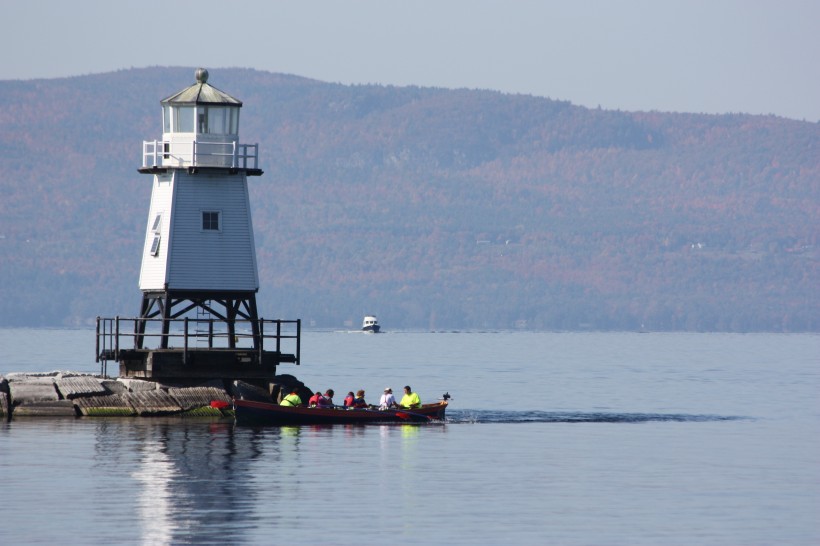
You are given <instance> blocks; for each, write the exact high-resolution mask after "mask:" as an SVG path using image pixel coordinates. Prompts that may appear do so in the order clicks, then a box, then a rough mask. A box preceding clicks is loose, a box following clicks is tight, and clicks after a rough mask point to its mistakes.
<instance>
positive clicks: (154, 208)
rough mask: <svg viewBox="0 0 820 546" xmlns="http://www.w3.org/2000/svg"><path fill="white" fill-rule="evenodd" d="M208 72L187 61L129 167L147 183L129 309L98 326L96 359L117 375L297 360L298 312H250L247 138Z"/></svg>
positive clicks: (263, 367)
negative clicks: (191, 70) (189, 67)
mask: <svg viewBox="0 0 820 546" xmlns="http://www.w3.org/2000/svg"><path fill="white" fill-rule="evenodd" d="M208 76H209V74H208V71H207V70H205V69H203V68H199V69H197V70H196V72H195V78H196V82H195V83H194V84H192V85H190V86H188V87H186V88H185V89H182V90H181V91H179V92H177V93H175V94H173V95H170V96H169V97H167V98H165V99H163V100H161V101H160V104H161V106H162V138H161V139H160V140H153V141H144V142H143V145H142V166H141V167H140V168H139V169H138V170H139V172H140V173H142V174H145V175H149V176H151V180H152V187H151V202H150V206H149V210H148V219H147V222H146V229H145V240H144V245H143V250H142V262H141V266H140V274H139V289H140V291H141V293H142V300H141V305H140V313H139V316H138V317H136V318H134V319H121V318H117V319H115V322H111V323H105V322H103V325H102V326H103V330H104V332H103V335H102V338H103V339H102V342H103V345H104V346H105V347H104V348H103V349H101V350H100V351H101V354H102V358H106V357H112V358H114V359H116V360H118V361H119V362H120V375H124V376H134V377H143V378H155V379H156V378H169V377H188V378H191V377H195V378H202V379H207V378H215V377H220V378H227V377H233V378H258V379H265V378H269V377H272V375H273V374H275V372H276V365H277V364H279V363H281V362H293V363H296V364H298V363H299V351H298V348H299V333H300V324H301V323H300V321H298V320H295V321H287V320H275V321H266V320H263V319H261V318H260V317H259V313H258V310H257V304H256V294H257V292H258V291H259V274H258V269H257V264H256V250H255V245H254V237H253V223H252V221H251V207H250V199H249V196H248V178H249V177H259V176H261V175H262V174H263V171H262V170H261V169H260V168H259V165H258V159H259V157H258V155H259V154H258V152H259V147H258V145H257V144H244V143H241V142H240V140H239V113H240V109H241V108H242V102H241V101H240V100H238V99H236V98H234V97H232V96H230V95H228V94H227V93H225V92H223V91H221V90H219V89H217V88H216V87H214V86H212V85H211V84H210V83H208ZM105 320H106V319H103V321H105ZM108 320H112V319H108ZM123 321H125V322H126V323H127V324H123ZM132 321H133V324H129V323H131V322H132ZM294 327H295V332H290V331H291V330H293V329H294ZM98 329H99V325H98ZM106 332H107V334H106ZM124 336H125V337H132V338H133V349H131V348H128V349H125V348H123V347H121V345H131V344H130V343H128V342H127V340H124V339H123V337H124ZM123 341H125V342H124V343H123ZM288 341H289V342H290V345H291V346H294V347H295V350H294V351H293V352H290V353H288V352H287V351H285V350H284V349H283V343H286V342H288ZM99 343H100V334H99V330H98V345H99ZM271 345H272V346H271ZM99 354H100V353H98V358H99Z"/></svg>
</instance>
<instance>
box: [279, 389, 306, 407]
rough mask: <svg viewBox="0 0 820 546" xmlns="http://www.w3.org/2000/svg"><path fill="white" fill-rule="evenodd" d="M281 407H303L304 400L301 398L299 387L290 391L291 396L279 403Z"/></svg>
mask: <svg viewBox="0 0 820 546" xmlns="http://www.w3.org/2000/svg"><path fill="white" fill-rule="evenodd" d="M279 405H280V406H293V407H296V406H301V405H302V399H301V398H299V387H293V390H291V391H290V394H289V395H287V396H286V397H284V398H282V401H281V402H279Z"/></svg>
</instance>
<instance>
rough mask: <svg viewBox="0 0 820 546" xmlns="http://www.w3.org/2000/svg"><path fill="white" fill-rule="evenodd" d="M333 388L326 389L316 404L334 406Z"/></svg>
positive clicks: (323, 406)
mask: <svg viewBox="0 0 820 546" xmlns="http://www.w3.org/2000/svg"><path fill="white" fill-rule="evenodd" d="M334 394H335V393H334V392H333V389H328V390H326V391H325V394H324V395H322V396H320V397H319V399H318V400H317V401H316V405H317V406H319V407H320V408H332V407H333V395H334Z"/></svg>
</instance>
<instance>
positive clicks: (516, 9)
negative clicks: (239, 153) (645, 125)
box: [0, 0, 820, 121]
mask: <svg viewBox="0 0 820 546" xmlns="http://www.w3.org/2000/svg"><path fill="white" fill-rule="evenodd" d="M0 14H2V19H3V22H4V24H3V31H2V32H0V52H1V53H0V80H15V79H31V78H55V77H63V76H76V75H82V74H90V73H99V72H108V71H112V70H118V69H123V68H131V67H146V66H191V67H195V66H204V67H206V68H208V69H209V70H210V71H211V75H212V76H211V81H212V82H213V83H214V85H216V86H217V87H220V80H219V75H218V68H220V67H248V68H255V69H259V70H266V71H270V72H285V73H289V74H296V75H300V76H306V77H309V78H315V79H318V80H322V81H328V82H341V83H380V84H393V85H420V86H433V87H448V88H460V87H466V88H478V89H495V90H500V91H504V92H511V93H525V94H531V95H539V96H544V97H551V98H554V99H561V100H568V101H570V102H572V103H574V104H580V105H583V106H589V107H597V106H598V105H600V106H601V107H603V108H608V109H621V110H660V111H677V112H707V113H726V112H746V113H752V114H776V115H779V116H785V117H790V118H795V119H805V120H808V121H818V120H820V60H818V57H820V1H818V0H771V1H768V0H767V1H756V0H622V1H615V0H613V1H602V0H595V1H583V0H566V1H564V0H556V1H550V0H544V1H540V2H539V1H516V0H453V1H448V0H412V1H410V0H408V1H404V2H399V1H393V0H351V1H342V0H337V1H330V0H316V1H311V0H288V1H273V0H231V1H227V0H219V1H217V0H196V1H191V0H186V1H173V0H140V1H138V2H136V1H121V0H70V1H68V0H45V1H38V0H3V1H2V3H0ZM191 82H193V73H192V76H191ZM185 83H186V84H187V83H188V82H185ZM179 85H180V82H169V89H175V88H176V87H179ZM221 87H222V88H223V89H226V90H227V89H230V83H229V82H221ZM0 100H2V97H0Z"/></svg>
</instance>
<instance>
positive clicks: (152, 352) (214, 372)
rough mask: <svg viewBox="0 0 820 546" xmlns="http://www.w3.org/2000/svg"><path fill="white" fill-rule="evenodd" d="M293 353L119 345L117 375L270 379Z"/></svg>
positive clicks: (164, 377)
mask: <svg viewBox="0 0 820 546" xmlns="http://www.w3.org/2000/svg"><path fill="white" fill-rule="evenodd" d="M296 362H297V359H296V356H295V355H292V354H284V353H279V352H275V351H261V352H259V351H255V350H253V349H187V350H184V349H120V350H119V365H120V377H134V378H139V379H153V380H175V379H185V380H208V379H226V378H230V379H243V380H246V381H254V380H269V379H271V378H273V377H274V376H275V375H276V367H277V366H278V365H279V364H281V363H296Z"/></svg>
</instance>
